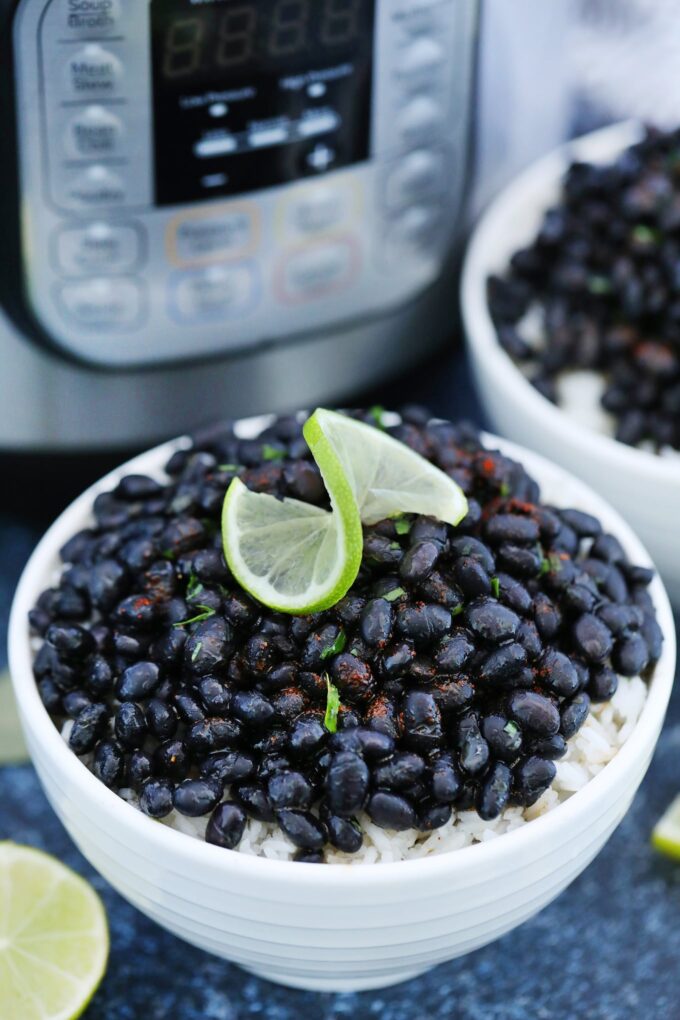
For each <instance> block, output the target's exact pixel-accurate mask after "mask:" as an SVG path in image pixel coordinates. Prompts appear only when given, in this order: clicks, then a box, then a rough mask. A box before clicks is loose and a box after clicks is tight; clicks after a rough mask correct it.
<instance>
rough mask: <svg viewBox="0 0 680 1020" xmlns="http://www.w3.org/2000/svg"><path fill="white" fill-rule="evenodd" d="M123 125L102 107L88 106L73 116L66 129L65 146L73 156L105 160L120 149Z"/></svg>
mask: <svg viewBox="0 0 680 1020" xmlns="http://www.w3.org/2000/svg"><path fill="white" fill-rule="evenodd" d="M122 135H123V124H122V121H121V120H120V118H119V117H116V115H115V114H113V113H111V112H110V110H106V109H105V108H104V107H103V106H88V107H87V108H86V109H85V110H83V111H82V112H81V113H79V114H77V116H75V117H74V118H73V119H72V120H71V122H70V124H69V126H68V129H67V139H66V141H67V146H68V149H69V151H70V152H71V153H72V154H73V155H74V156H94V157H95V158H99V159H101V158H105V157H107V156H115V155H116V153H117V152H118V150H119V148H120V141H121V138H122Z"/></svg>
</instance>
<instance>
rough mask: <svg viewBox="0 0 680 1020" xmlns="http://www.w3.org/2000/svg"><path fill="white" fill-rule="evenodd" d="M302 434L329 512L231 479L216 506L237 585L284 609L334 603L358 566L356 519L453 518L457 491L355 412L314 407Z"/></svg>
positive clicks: (460, 507)
mask: <svg viewBox="0 0 680 1020" xmlns="http://www.w3.org/2000/svg"><path fill="white" fill-rule="evenodd" d="M304 435H305V439H306V440H307V443H308V445H309V448H310V450H311V451H312V456H313V457H314V460H315V461H316V463H317V465H318V467H319V471H320V472H321V476H322V478H323V480H324V483H325V486H326V490H327V492H328V495H329V498H330V501H331V512H329V511H327V510H321V509H319V507H315V506H310V505H309V504H308V503H301V502H298V501H297V500H294V499H284V500H278V499H275V498H274V497H273V496H270V495H268V494H266V493H254V492H250V491H249V490H248V489H247V488H246V486H245V485H243V483H242V482H241V481H239V479H237V478H236V479H234V481H233V482H232V483H231V485H230V487H229V490H228V492H227V496H226V499H225V501H224V510H223V514H222V536H223V541H224V553H225V556H226V559H227V563H228V564H229V567H230V569H231V571H232V573H233V574H234V577H236V579H237V580H238V581H239V583H240V584H241V586H242V587H243V588H245V590H246V591H248V592H250V594H251V595H253V596H254V597H255V598H256V599H258V601H260V602H262V603H264V605H266V606H269V607H270V608H272V609H278V610H280V611H281V612H284V613H314V612H318V611H319V610H321V609H327V608H328V607H329V606H333V605H335V604H336V603H337V602H339V601H340V599H341V598H342V597H343V595H345V594H346V593H347V591H348V590H349V588H351V586H352V584H353V583H354V581H355V579H356V576H357V574H358V572H359V567H360V566H361V554H362V548H363V535H362V530H361V525H362V522H363V523H364V524H375V523H376V521H380V520H383V518H385V517H391V516H394V515H395V514H400V513H415V514H427V515H429V516H431V517H436V518H437V519H438V520H441V521H446V522H447V523H449V524H458V522H459V521H460V520H462V518H463V517H464V516H465V514H466V513H467V500H466V499H465V496H464V494H463V491H462V490H461V489H460V488H459V486H458V485H456V483H455V482H453V481H452V480H451V479H450V478H448V477H447V475H445V474H444V472H443V471H439V469H438V468H435V467H433V466H432V464H430V463H429V462H428V461H426V460H425V459H424V458H423V457H421V456H419V455H418V454H417V453H414V452H413V450H410V449H409V448H408V447H407V446H404V444H403V443H400V442H398V440H396V439H393V438H392V437H391V436H388V435H386V434H385V433H384V432H381V431H380V430H378V429H375V428H372V427H371V426H370V425H365V424H364V423H363V422H358V421H355V420H354V419H352V418H347V417H345V416H344V415H342V414H336V413H335V412H333V411H324V410H322V409H321V410H318V411H316V412H315V413H314V414H313V415H312V417H311V418H310V419H309V420H308V421H307V422H306V424H305V427H304Z"/></svg>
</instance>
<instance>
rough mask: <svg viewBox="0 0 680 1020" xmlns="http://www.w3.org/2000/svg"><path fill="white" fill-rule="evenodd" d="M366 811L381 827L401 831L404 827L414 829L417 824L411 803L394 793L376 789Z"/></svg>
mask: <svg viewBox="0 0 680 1020" xmlns="http://www.w3.org/2000/svg"><path fill="white" fill-rule="evenodd" d="M367 811H368V814H369V815H370V817H371V820H372V821H373V822H375V824H376V825H379V826H380V827H381V828H382V829H393V830H394V831H395V832H403V831H405V830H406V829H415V828H417V825H418V818H417V816H416V813H415V811H414V810H413V807H412V805H411V804H409V802H408V801H407V800H406V799H405V798H404V797H400V796H399V795H398V794H396V793H387V792H386V791H385V790H378V791H377V793H374V794H373V796H372V797H371V799H370V800H369V802H368V807H367Z"/></svg>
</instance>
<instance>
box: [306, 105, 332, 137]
mask: <svg viewBox="0 0 680 1020" xmlns="http://www.w3.org/2000/svg"><path fill="white" fill-rule="evenodd" d="M339 127H340V117H339V116H338V114H337V113H336V112H335V110H307V111H306V113H304V114H303V115H302V119H301V120H300V121H298V134H299V135H300V137H301V138H314V137H315V135H326V134H329V133H330V132H331V131H337V129H338V128H339Z"/></svg>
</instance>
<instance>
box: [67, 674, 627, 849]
mask: <svg viewBox="0 0 680 1020" xmlns="http://www.w3.org/2000/svg"><path fill="white" fill-rule="evenodd" d="M646 697H647V687H646V685H645V684H644V682H643V681H642V680H641V679H640V677H632V678H629V677H621V678H620V680H619V687H618V690H617V692H616V694H615V695H614V697H613V698H612V699H611V701H608V702H604V703H603V704H599V705H593V706H592V708H591V711H590V715H589V716H588V718H587V720H586V722H585V723H584V724H583V726H582V727H581V729H580V730H579V732H578V733H577V734H576V736H575V737H573V738H572V739H571V740H570V741H569V745H568V751H567V753H566V755H565V756H564V758H562V759H561V760H560V761H558V762H557V775H556V776H555V780H554V782H553V784H552V786H551V787H550V788H549V789H548V790H546V791H545V793H544V794H543V795H542V796H541V798H540V799H539V800H538V801H537V802H536V803H535V804H533V805H532V806H531V807H529V808H521V807H510V808H507V809H506V810H505V811H504V812H503V813H502V815H500V817H499V818H496V819H494V821H491V822H485V821H484V820H483V819H481V818H480V817H479V815H478V814H477V813H476V812H475V811H454V812H453V814H452V816H451V819H450V820H449V821H448V822H447V823H446V825H443V826H442V827H441V828H440V829H436V830H435V831H434V832H430V833H421V832H418V831H417V830H415V829H409V830H408V831H406V832H390V831H388V830H386V829H381V828H380V827H379V826H378V825H375V824H374V823H373V822H372V821H371V820H370V818H369V817H368V815H366V814H362V815H361V816H360V822H361V825H362V828H363V830H364V845H363V847H362V849H361V850H360V851H359V853H356V854H345V853H341V852H340V851H338V850H333V849H328V850H327V851H326V860H327V861H328V862H329V863H330V864H350V865H351V864H374V863H375V864H378V863H383V862H388V861H404V860H409V859H411V858H414V857H430V856H432V855H433V854H440V853H446V852H448V851H450V850H460V849H461V847H464V846H470V845H471V844H473V843H483V842H486V840H489V839H496V837H498V836H502V835H503V833H504V832H511V831H512V830H513V829H517V828H519V826H520V825H526V824H527V822H531V821H532V820H533V819H534V818H538V817H539V816H540V815H543V814H546V812H548V811H552V810H553V808H556V807H557V805H558V804H561V803H562V802H563V801H565V800H568V799H569V798H570V797H571V796H572V795H573V794H574V793H576V792H577V791H578V790H581V789H582V788H583V787H584V786H585V785H586V783H587V782H588V781H589V780H590V779H592V778H593V776H596V775H597V773H598V772H600V771H601V770H602V769H603V768H604V766H605V765H606V764H607V762H609V761H611V759H612V758H613V757H614V755H615V754H616V752H617V751H618V749H619V748H620V747H621V746H622V745H623V744H624V743H625V742H626V740H627V739H628V737H629V736H630V734H631V733H632V731H633V728H634V727H635V724H636V722H637V720H638V718H639V716H640V713H641V711H642V708H643V706H644V703H645V699H646ZM72 726H73V722H71V721H69V722H67V723H66V724H65V725H64V727H63V729H62V736H63V738H64V740H68V736H69V733H70V731H71V727H72ZM82 761H83V762H84V763H85V764H86V765H87V767H88V768H91V767H92V756H91V755H90V756H88V757H85V758H83V759H82ZM120 796H121V797H122V798H123V799H124V800H126V801H128V802H129V803H130V804H132V805H134V806H135V807H137V806H138V799H137V795H136V794H135V792H134V791H133V790H121V791H120ZM228 799H229V791H228V790H227V791H226V793H225V800H228ZM161 824H163V825H169V826H170V827H171V828H173V829H177V830H178V831H179V832H184V833H186V834H187V835H188V836H195V837H197V838H198V839H204V838H205V829H206V825H207V818H186V817H185V816H184V815H181V814H179V813H178V812H177V811H173V812H172V813H171V814H170V815H168V817H167V818H165V819H163V822H162V823H161ZM238 849H239V852H240V853H242V854H251V855H253V856H256V857H267V858H269V859H270V860H276V861H289V860H292V858H293V855H294V854H295V852H296V848H295V847H294V846H293V844H292V843H291V842H290V840H289V839H287V838H286V836H285V835H284V834H283V832H282V831H281V830H280V829H279V828H278V826H277V825H276V824H274V823H270V822H256V821H254V820H252V819H251V820H249V822H248V824H247V826H246V830H245V833H244V836H243V839H242V840H241V844H240V846H239V848H238Z"/></svg>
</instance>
